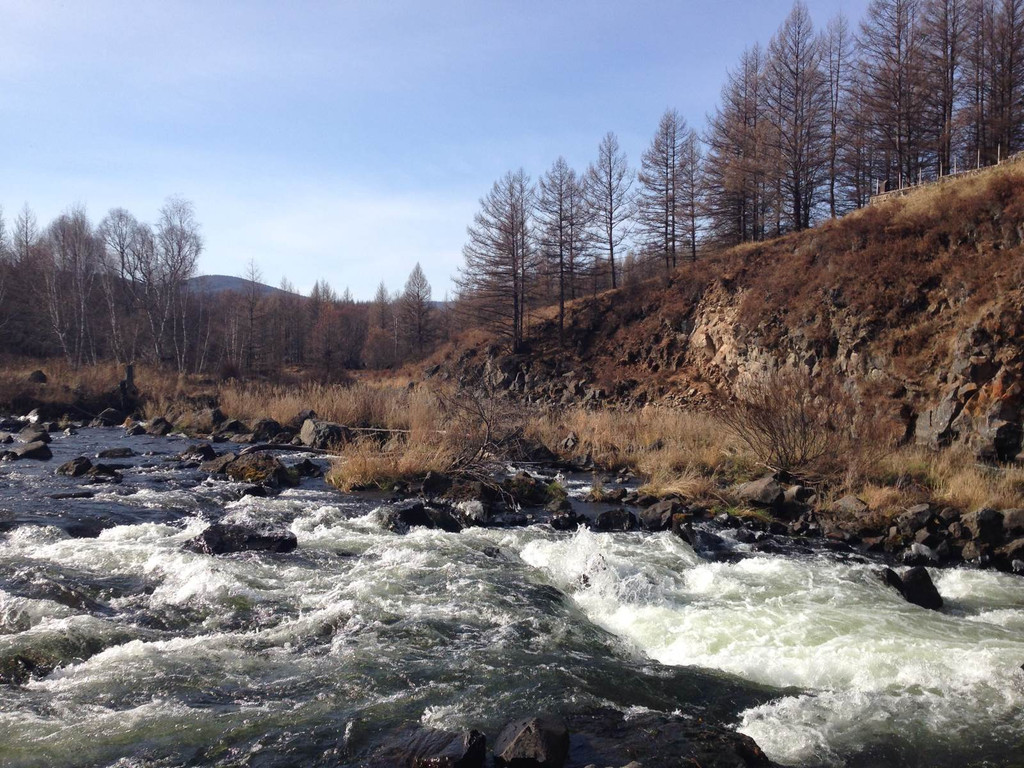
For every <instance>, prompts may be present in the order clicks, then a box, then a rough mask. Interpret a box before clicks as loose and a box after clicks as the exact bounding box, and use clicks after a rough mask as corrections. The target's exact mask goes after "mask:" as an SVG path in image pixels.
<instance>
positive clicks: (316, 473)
mask: <svg viewBox="0 0 1024 768" xmlns="http://www.w3.org/2000/svg"><path fill="white" fill-rule="evenodd" d="M289 469H290V470H291V472H292V474H294V475H295V476H296V477H323V474H324V471H323V470H322V469H321V468H320V465H319V464H317V463H316V462H313V461H310V460H309V459H303V460H302V461H300V462H298V463H297V464H292V465H291V467H289Z"/></svg>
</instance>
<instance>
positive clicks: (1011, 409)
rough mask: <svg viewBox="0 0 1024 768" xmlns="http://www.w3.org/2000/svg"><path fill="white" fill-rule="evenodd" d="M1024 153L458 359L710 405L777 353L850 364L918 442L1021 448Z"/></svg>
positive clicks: (853, 381)
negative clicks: (509, 345) (507, 349)
mask: <svg viewBox="0 0 1024 768" xmlns="http://www.w3.org/2000/svg"><path fill="white" fill-rule="evenodd" d="M1022 242H1024V164H1022V163H1016V164H1012V165H1011V164H1007V165H1004V166H1002V167H999V168H996V169H992V170H991V171H990V172H988V173H983V174H978V175H974V176H971V177H969V178H964V179H958V180H954V181H949V182H946V183H944V184H941V185H936V186H935V187H933V188H929V189H922V190H919V191H917V192H915V193H914V194H911V195H908V196H906V197H901V198H896V199H893V200H887V201H885V202H882V203H880V204H878V205H874V206H871V207H868V208H866V209H863V210H860V211H857V212H855V213H853V214H850V215H848V216H846V217H845V218H843V219H840V220H837V221H832V222H829V223H827V224H824V225H822V226H820V227H818V228H816V229H813V230H808V231H805V232H801V233H796V234H792V235H788V236H785V237H782V238H779V239H776V240H773V241H768V242H763V243H757V244H749V245H744V246H740V247H737V248H733V249H730V250H727V251H725V252H722V253H719V254H717V255H715V256H713V257H709V258H707V259H706V260H703V261H699V262H698V263H696V264H688V265H686V266H684V267H683V268H681V269H679V270H678V271H677V272H676V273H675V274H673V275H672V276H671V278H670V279H668V280H662V281H657V282H653V283H647V284H641V285H637V286H633V287H630V288H625V289H619V290H616V291H609V292H607V293H604V294H601V295H598V296H597V297H595V298H593V299H587V300H581V301H577V302H575V303H574V304H573V305H571V306H570V308H569V310H568V316H567V332H566V344H565V348H564V349H562V348H560V347H559V345H558V334H557V323H556V321H554V320H543V321H541V322H539V323H538V324H536V325H535V326H534V327H533V328H532V329H531V334H530V337H531V338H530V342H529V348H528V349H527V350H525V353H524V354H522V355H519V356H517V357H512V356H507V355H502V354H500V353H499V352H498V350H497V348H496V346H494V345H491V346H490V347H488V346H487V345H486V344H480V345H478V347H476V348H475V349H472V350H468V351H467V350H458V349H453V350H450V351H449V352H448V353H447V357H446V361H447V362H449V363H451V362H456V361H457V362H459V364H460V365H461V366H463V367H467V368H476V369H477V370H478V371H481V372H484V373H486V375H487V376H488V377H489V378H490V380H491V382H492V383H494V384H496V385H498V386H502V387H508V388H510V389H513V390H516V391H520V392H522V393H523V394H525V395H526V396H528V397H535V398H543V399H555V400H558V399H565V400H568V399H569V398H570V395H571V396H575V397H580V396H583V397H585V398H587V399H588V400H608V401H615V402H618V403H622V404H625V405H634V406H635V405H642V404H643V403H645V402H648V401H652V400H658V401H671V402H678V403H686V404H690V405H694V406H708V405H711V404H713V403H714V402H715V401H716V399H719V398H721V397H723V396H728V393H729V392H730V391H731V390H732V389H733V387H734V385H735V384H736V382H738V381H740V380H742V379H743V378H744V377H745V376H746V375H748V374H754V375H756V374H757V373H758V372H759V371H763V370H766V369H772V368H775V367H777V366H779V365H788V366H794V367H803V368H805V369H807V370H810V371H812V372H814V373H819V374H820V373H821V372H823V371H829V372H832V373H835V374H838V375H840V376H841V377H842V378H843V380H844V381H845V382H846V384H847V386H848V387H849V388H851V389H852V390H853V391H855V392H856V394H857V395H858V397H859V398H860V400H861V401H862V402H868V401H870V402H871V403H872V404H876V405H877V404H881V405H882V406H884V408H886V409H887V410H889V412H890V413H891V414H893V415H898V417H899V418H900V419H901V420H902V421H903V423H904V427H905V430H906V439H907V440H916V441H918V442H923V443H929V444H933V445H935V444H945V443H949V442H952V441H956V440H961V441H965V442H967V443H969V444H970V445H971V446H972V447H973V448H974V449H975V450H976V451H977V452H978V453H979V455H982V456H985V457H988V458H998V459H1002V460H1006V459H1012V458H1014V457H1015V456H1016V455H1017V453H1018V452H1019V451H1020V450H1021V435H1022V428H1021V410H1022V407H1024V397H1022V383H1021V382H1022V380H1024V348H1022V331H1024V320H1022V316H1021V307H1022V306H1024V283H1022V278H1024V260H1022V258H1021V257H1022V256H1024V247H1022Z"/></svg>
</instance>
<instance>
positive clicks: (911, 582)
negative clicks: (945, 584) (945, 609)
mask: <svg viewBox="0 0 1024 768" xmlns="http://www.w3.org/2000/svg"><path fill="white" fill-rule="evenodd" d="M903 596H904V597H906V598H907V602H910V603H913V604H914V605H919V606H921V607H922V608H930V609H932V610H938V609H939V608H941V607H942V597H941V596H940V595H939V591H938V590H937V589H936V588H935V584H934V583H933V582H932V577H931V576H930V575H929V574H928V570H927V569H926V568H923V567H921V566H917V567H914V568H911V569H910V570H909V571H907V572H906V573H904V574H903Z"/></svg>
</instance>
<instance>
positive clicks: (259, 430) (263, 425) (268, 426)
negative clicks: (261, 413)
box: [252, 419, 281, 443]
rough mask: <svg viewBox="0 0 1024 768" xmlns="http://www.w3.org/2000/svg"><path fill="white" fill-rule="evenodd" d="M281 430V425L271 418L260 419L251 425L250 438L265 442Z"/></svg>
mask: <svg viewBox="0 0 1024 768" xmlns="http://www.w3.org/2000/svg"><path fill="white" fill-rule="evenodd" d="M280 432H281V425H280V424H278V423H277V422H276V421H274V420H273V419H260V420H259V421H257V422H256V423H255V424H254V425H253V427H252V439H253V442H256V443H267V442H270V441H271V440H273V439H274V438H275V437H277V435H278V434H279V433H280Z"/></svg>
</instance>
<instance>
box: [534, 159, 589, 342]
mask: <svg viewBox="0 0 1024 768" xmlns="http://www.w3.org/2000/svg"><path fill="white" fill-rule="evenodd" d="M587 211H588V209H587V205H586V201H585V199H584V190H583V185H582V182H581V180H580V177H579V176H578V175H577V174H576V172H575V171H574V170H573V169H572V168H570V167H569V164H568V163H567V162H566V161H565V158H563V157H559V158H558V159H557V160H556V161H555V162H554V164H553V165H552V166H551V168H549V169H548V171H547V172H546V173H545V174H544V175H543V176H542V177H541V179H540V182H539V183H538V194H537V217H538V222H537V223H538V237H537V240H538V247H539V255H540V258H541V260H542V263H543V265H544V271H545V273H546V274H547V275H549V276H551V277H552V278H553V279H554V281H555V284H556V285H557V288H556V291H557V297H558V339H559V343H560V344H561V343H562V342H563V340H564V333H565V302H566V301H567V300H570V299H574V298H576V282H577V278H578V275H579V272H580V267H581V265H582V262H583V259H584V254H585V253H586V250H587V230H588V220H587Z"/></svg>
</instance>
